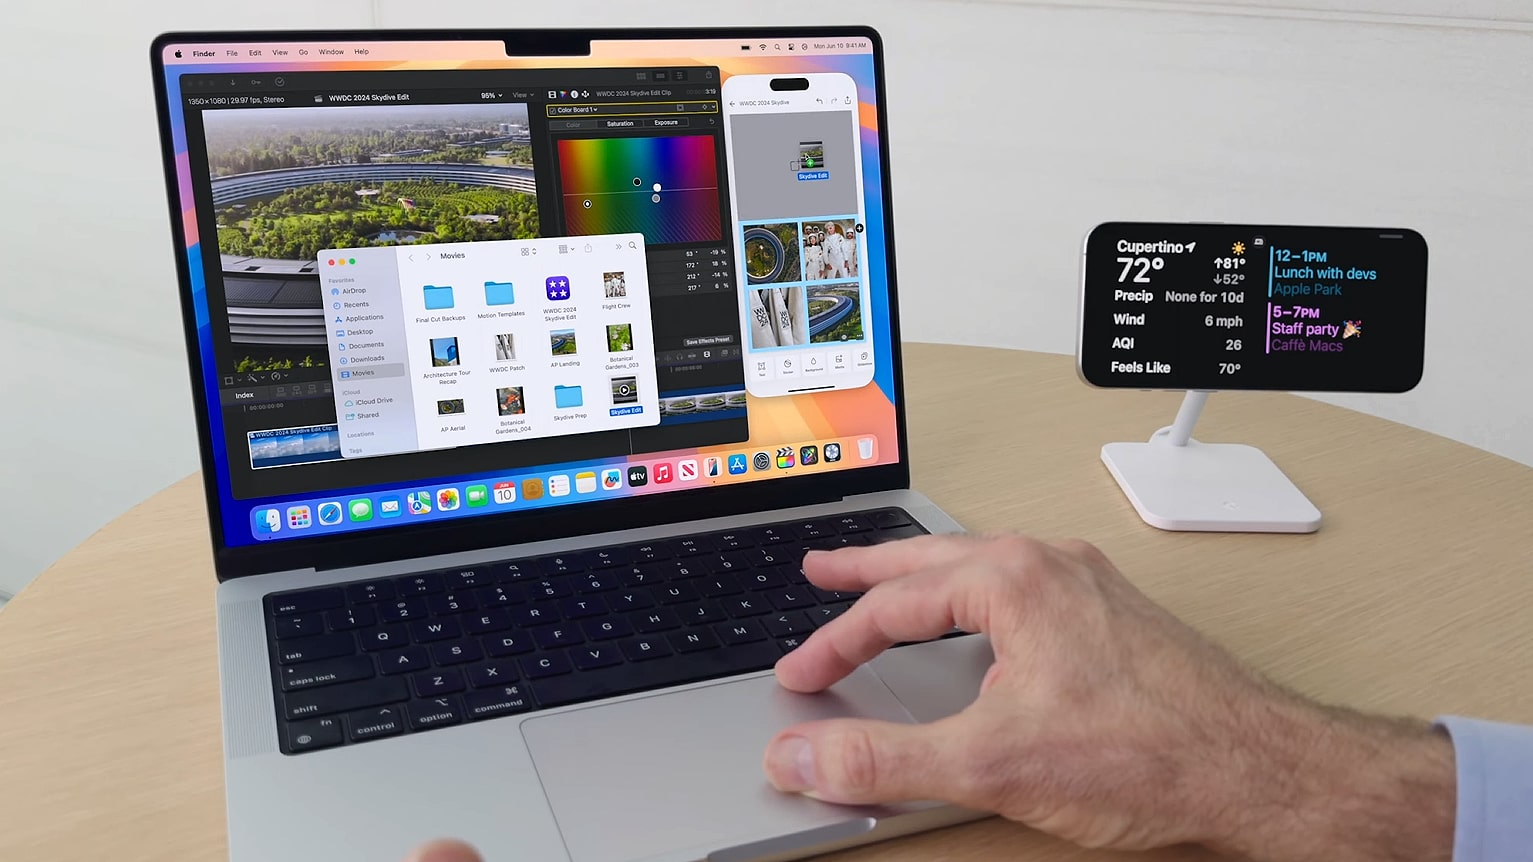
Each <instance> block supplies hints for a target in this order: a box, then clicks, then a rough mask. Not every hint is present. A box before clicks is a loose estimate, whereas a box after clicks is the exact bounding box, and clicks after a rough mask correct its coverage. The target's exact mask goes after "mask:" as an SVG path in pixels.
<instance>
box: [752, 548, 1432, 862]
mask: <svg viewBox="0 0 1533 862" xmlns="http://www.w3.org/2000/svg"><path fill="white" fill-rule="evenodd" d="M804 571H805V573H806V574H807V575H808V577H809V579H810V580H811V581H813V582H814V583H815V584H818V585H819V586H821V587H825V588H827V589H841V590H866V591H867V593H866V595H864V596H863V597H862V598H861V599H859V600H858V601H857V602H856V604H854V605H853V606H852V607H851V608H850V609H849V610H848V611H847V612H846V613H845V614H843V615H842V616H841V617H839V618H838V619H836V620H834V621H832V622H831V623H829V624H827V625H826V626H825V627H824V628H822V629H820V630H819V631H818V632H816V633H815V634H814V635H813V636H812V637H811V638H810V639H809V640H808V641H806V642H805V643H804V645H803V646H801V647H799V648H798V649H797V650H795V651H794V652H792V653H790V654H789V655H787V656H785V657H784V658H783V659H782V660H781V661H780V662H778V665H777V678H778V680H779V681H780V682H781V684H782V685H784V686H785V687H787V688H789V689H792V690H795V691H801V692H815V691H820V690H822V689H825V688H827V687H828V686H830V685H831V684H833V683H835V682H836V681H837V680H839V679H841V678H842V677H844V676H846V675H847V674H849V673H851V672H852V671H853V670H854V669H855V668H856V667H857V666H858V665H860V664H862V663H863V662H865V661H867V660H869V659H871V658H873V657H874V656H876V655H877V654H878V653H880V652H882V651H883V650H884V649H887V648H888V647H890V646H891V645H893V644H895V643H898V642H902V641H918V640H927V639H930V638H934V637H937V636H939V635H942V634H944V633H945V632H947V631H949V630H950V629H951V628H952V627H953V626H954V625H956V626H958V627H959V628H961V629H963V630H965V631H969V632H983V633H986V634H988V635H989V636H990V640H991V645H992V647H993V649H994V652H995V664H994V665H993V666H992V667H991V668H990V670H989V672H988V673H987V674H986V675H985V678H984V681H983V683H982V685H981V687H980V694H979V697H978V698H977V699H976V700H975V702H974V703H973V704H972V705H970V706H969V707H968V708H967V709H965V710H964V711H962V712H960V713H959V714H957V715H954V716H951V717H949V718H945V719H942V720H940V721H937V722H933V723H931V724H929V725H909V724H897V723H886V722H877V721H866V720H858V719H836V720H830V721H821V722H812V723H808V724H802V725H799V726H796V727H792V728H788V729H787V730H784V731H782V732H781V733H780V734H778V735H777V736H776V737H775V738H774V739H773V740H772V742H771V743H770V744H769V746H768V748H767V752H766V756H765V763H764V765H765V769H766V773H767V776H768V778H769V779H770V780H771V781H772V783H773V784H774V785H775V786H776V787H777V788H778V789H780V790H787V791H798V792H804V793H807V794H809V795H812V796H815V797H817V798H819V799H823V800H825V801H828V802H841V803H875V802H897V801H909V800H927V799H938V800H943V801H947V802H950V803H954V804H957V805H961V806H964V807H968V808H973V809H978V810H984V811H994V812H997V813H999V814H1001V815H1003V816H1005V817H1008V818H1010V819H1012V820H1017V821H1020V822H1022V823H1025V824H1027V825H1029V826H1032V827H1034V828H1037V829H1040V830H1042V831H1045V832H1049V833H1052V834H1054V835H1057V836H1060V837H1062V838H1065V839H1067V840H1070V841H1074V842H1076V843H1079V844H1083V845H1087V846H1094V847H1112V848H1116V849H1148V848H1152V847H1160V846H1165V845H1171V844H1179V843H1202V844H1205V845H1208V846H1210V847H1213V848H1215V849H1219V850H1225V851H1229V852H1236V853H1241V854H1244V855H1248V856H1251V857H1254V858H1257V859H1270V860H1284V862H1287V860H1308V859H1312V858H1313V859H1320V858H1328V859H1337V858H1348V859H1364V860H1366V859H1391V860H1394V859H1400V860H1414V859H1423V860H1426V859H1444V860H1445V859H1447V858H1449V856H1450V855H1451V847H1452V838H1453V807H1454V792H1453V779H1454V775H1453V763H1452V750H1451V745H1450V744H1449V743H1448V742H1447V741H1446V739H1444V738H1442V737H1441V736H1440V735H1438V734H1435V733H1433V732H1432V731H1430V730H1429V729H1426V728H1424V727H1422V726H1420V725H1417V724H1406V723H1401V722H1392V721H1384V720H1378V719H1366V718H1363V717H1361V716H1357V715H1354V714H1351V713H1346V712H1343V711H1340V710H1328V709H1324V708H1321V707H1319V706H1316V705H1314V704H1311V703H1309V702H1307V701H1304V700H1303V699H1302V698H1300V697H1298V696H1296V695H1294V694H1291V693H1289V692H1286V691H1284V690H1282V689H1280V688H1278V687H1277V686H1275V685H1272V684H1271V683H1268V682H1266V681H1265V680H1263V679H1261V678H1260V677H1258V676H1257V675H1255V674H1254V673H1252V672H1250V671H1249V670H1247V669H1246V668H1244V667H1243V666H1242V665H1241V664H1240V663H1239V662H1237V661H1236V660H1235V659H1234V658H1233V657H1232V656H1231V655H1229V654H1228V653H1227V652H1225V651H1224V650H1222V649H1220V648H1219V647H1217V646H1215V645H1214V644H1213V643H1211V642H1210V641H1208V640H1206V639H1205V638H1203V637H1202V636H1200V635H1199V634H1198V633H1196V632H1195V631H1193V630H1192V629H1191V628H1189V627H1188V626H1186V625H1185V624H1183V623H1181V622H1180V621H1178V620H1177V619H1176V618H1175V617H1173V616H1172V615H1171V614H1170V613H1169V612H1167V611H1166V610H1164V609H1162V608H1161V607H1159V606H1158V605H1156V604H1155V603H1154V602H1152V601H1150V600H1149V598H1147V597H1146V596H1145V595H1144V594H1143V593H1141V592H1140V591H1139V590H1137V589H1136V588H1135V587H1134V586H1133V585H1132V584H1130V583H1129V582H1128V580H1127V579H1125V578H1124V577H1123V575H1122V574H1121V573H1119V572H1118V570H1117V569H1116V568H1115V567H1114V566H1113V565H1112V563H1111V562H1109V561H1108V559H1107V558H1106V557H1105V556H1104V555H1103V554H1102V553H1101V552H1100V551H1098V550H1097V549H1096V548H1094V547H1092V546H1090V545H1087V544H1085V543H1083V542H1062V543H1057V544H1045V543H1042V542H1037V541H1032V540H1029V539H1024V538H1020V537H1005V538H972V537H959V536H928V537H922V538H917V539H911V540H907V541H903V542H896V543H891V544H886V545H880V546H875V547H870V548H849V549H844V550H838V551H834V552H829V553H826V552H817V553H812V554H810V555H808V556H807V557H806V558H805V560H804Z"/></svg>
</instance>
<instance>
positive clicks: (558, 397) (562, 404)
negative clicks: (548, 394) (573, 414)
mask: <svg viewBox="0 0 1533 862" xmlns="http://www.w3.org/2000/svg"><path fill="white" fill-rule="evenodd" d="M584 404H585V398H584V397H583V396H582V395H581V393H580V387H579V386H555V387H554V407H556V408H558V409H560V410H567V409H569V408H571V407H581V406H584Z"/></svg>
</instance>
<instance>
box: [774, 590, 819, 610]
mask: <svg viewBox="0 0 1533 862" xmlns="http://www.w3.org/2000/svg"><path fill="white" fill-rule="evenodd" d="M766 597H767V601H769V602H771V603H772V607H774V608H776V609H778V610H780V611H792V610H797V609H798V608H807V607H810V606H811V605H813V604H814V596H812V595H810V593H809V591H808V590H806V589H804V588H802V587H789V588H787V589H785V590H783V589H779V590H769V591H768V592H767V594H766Z"/></svg>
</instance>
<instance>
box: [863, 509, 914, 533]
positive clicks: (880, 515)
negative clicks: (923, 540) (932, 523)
mask: <svg viewBox="0 0 1533 862" xmlns="http://www.w3.org/2000/svg"><path fill="white" fill-rule="evenodd" d="M869 517H870V518H871V519H872V521H873V526H875V527H877V528H878V529H880V530H888V529H891V528H893V527H905V526H909V524H910V516H909V515H906V514H905V513H904V512H903V511H901V510H899V509H881V510H879V511H877V512H870V513H869Z"/></svg>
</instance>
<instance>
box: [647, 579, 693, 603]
mask: <svg viewBox="0 0 1533 862" xmlns="http://www.w3.org/2000/svg"><path fill="white" fill-rule="evenodd" d="M651 592H652V593H654V596H655V600H656V601H658V602H660V604H662V605H674V604H679V603H681V602H692V601H696V600H697V598H698V596H697V590H696V589H694V588H693V587H692V585H691V584H688V583H685V582H682V583H679V584H665V585H664V586H659V587H655V588H654V589H653V590H651Z"/></svg>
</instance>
